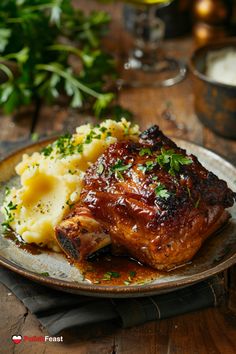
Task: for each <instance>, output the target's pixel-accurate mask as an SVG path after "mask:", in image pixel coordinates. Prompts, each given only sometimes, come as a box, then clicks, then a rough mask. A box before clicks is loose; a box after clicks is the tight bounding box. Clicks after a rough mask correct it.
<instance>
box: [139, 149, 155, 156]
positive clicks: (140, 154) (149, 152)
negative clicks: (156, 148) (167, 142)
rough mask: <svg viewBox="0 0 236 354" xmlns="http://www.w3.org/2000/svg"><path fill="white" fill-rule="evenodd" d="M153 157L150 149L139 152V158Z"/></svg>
mask: <svg viewBox="0 0 236 354" xmlns="http://www.w3.org/2000/svg"><path fill="white" fill-rule="evenodd" d="M144 155H148V156H149V155H152V151H151V149H149V148H143V149H141V150H140V151H139V156H144Z"/></svg>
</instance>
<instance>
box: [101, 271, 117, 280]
mask: <svg viewBox="0 0 236 354" xmlns="http://www.w3.org/2000/svg"><path fill="white" fill-rule="evenodd" d="M112 278H120V273H118V272H106V273H105V274H104V275H103V277H102V280H112Z"/></svg>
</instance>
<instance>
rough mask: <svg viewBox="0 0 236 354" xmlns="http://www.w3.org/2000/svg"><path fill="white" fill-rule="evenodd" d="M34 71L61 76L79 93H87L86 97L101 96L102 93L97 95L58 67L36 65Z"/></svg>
mask: <svg viewBox="0 0 236 354" xmlns="http://www.w3.org/2000/svg"><path fill="white" fill-rule="evenodd" d="M36 69H38V70H45V71H49V72H52V73H55V74H57V75H59V76H61V77H62V78H63V79H65V80H68V81H70V82H71V84H72V85H74V86H75V87H77V88H78V89H80V90H81V91H83V92H85V93H87V94H88V95H90V96H93V97H94V98H97V99H99V98H101V97H102V96H103V94H102V93H98V92H96V91H94V90H93V89H91V88H89V87H87V86H85V85H84V84H82V82H80V81H78V80H76V79H74V78H73V77H72V75H70V74H69V73H68V72H65V71H63V70H61V69H60V68H59V67H55V66H53V65H50V64H38V65H36Z"/></svg>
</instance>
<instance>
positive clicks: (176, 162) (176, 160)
mask: <svg viewBox="0 0 236 354" xmlns="http://www.w3.org/2000/svg"><path fill="white" fill-rule="evenodd" d="M156 161H157V163H158V164H159V165H160V166H162V167H164V166H165V165H168V166H169V169H168V172H169V173H170V174H171V175H172V176H174V175H175V173H176V172H178V171H179V170H180V165H189V164H191V163H192V162H193V161H192V159H191V158H189V157H186V156H184V155H181V154H177V153H175V151H174V150H173V149H170V150H165V149H164V148H162V149H161V154H160V155H159V156H157V158H156Z"/></svg>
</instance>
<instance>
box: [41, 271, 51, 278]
mask: <svg viewBox="0 0 236 354" xmlns="http://www.w3.org/2000/svg"><path fill="white" fill-rule="evenodd" d="M40 275H43V276H44V277H49V276H50V275H49V273H48V272H43V273H40Z"/></svg>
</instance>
